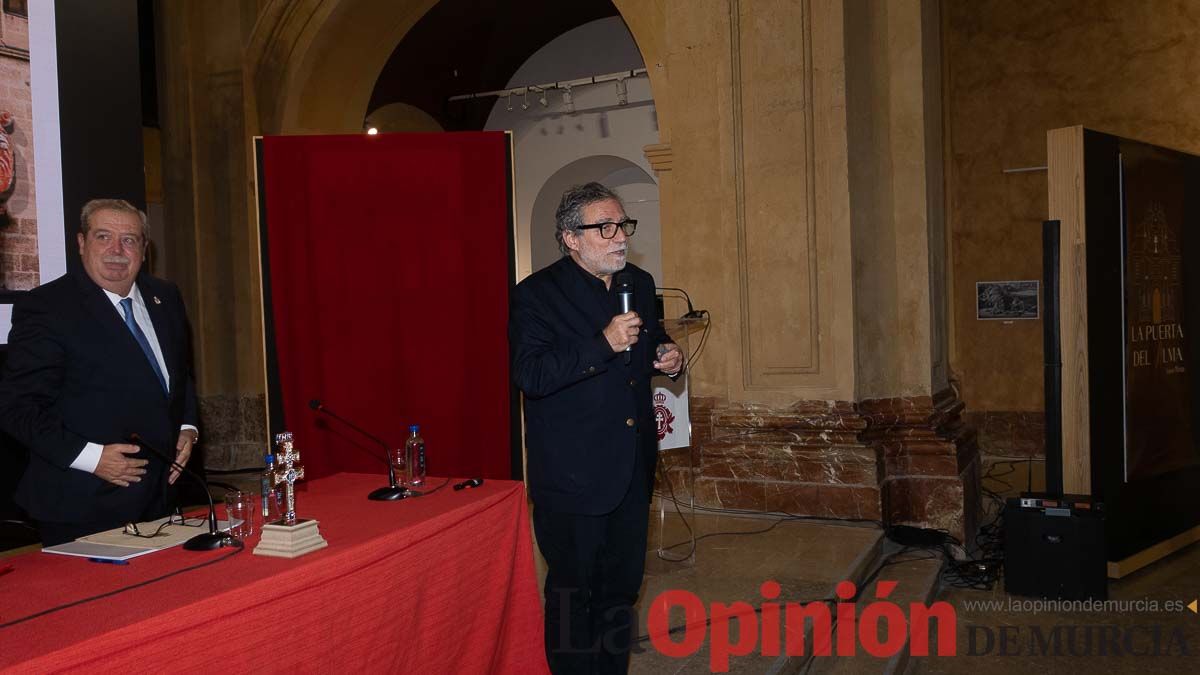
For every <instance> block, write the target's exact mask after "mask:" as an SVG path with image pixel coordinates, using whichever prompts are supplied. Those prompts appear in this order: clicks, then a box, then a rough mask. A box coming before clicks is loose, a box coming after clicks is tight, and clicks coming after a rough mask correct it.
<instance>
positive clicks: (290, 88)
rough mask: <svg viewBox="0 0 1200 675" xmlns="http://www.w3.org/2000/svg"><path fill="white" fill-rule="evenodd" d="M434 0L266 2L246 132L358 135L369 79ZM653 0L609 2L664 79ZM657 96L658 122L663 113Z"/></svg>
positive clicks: (655, 77)
mask: <svg viewBox="0 0 1200 675" xmlns="http://www.w3.org/2000/svg"><path fill="white" fill-rule="evenodd" d="M435 4H437V0H268V2H267V3H265V6H264V7H263V9H262V11H261V12H260V13H259V17H258V21H257V23H256V24H255V26H254V30H253V31H252V33H251V37H250V41H249V44H248V47H247V50H246V61H245V68H246V73H245V76H246V83H247V93H248V96H247V101H246V107H247V111H246V112H247V115H246V116H247V127H248V130H249V131H250V132H251V133H252V134H289V133H356V132H359V131H361V130H362V121H363V118H364V117H365V116H366V113H367V105H368V102H369V100H370V96H371V91H372V90H373V89H374V85H375V80H376V78H377V77H378V75H379V73H380V71H382V69H383V66H384V64H385V63H387V59H388V57H389V56H390V55H391V53H392V51H393V50H394V49H395V47H396V45H397V44H399V43H400V40H402V39H403V38H404V35H405V34H406V33H408V31H409V29H411V28H412V27H413V26H414V25H415V24H416V22H417V21H418V20H419V19H420V18H421V17H422V16H424V15H425V13H426V12H428V11H429V10H430V9H431V8H432V7H433V6H434V5H435ZM657 4H658V3H652V2H647V1H646V0H614V5H615V6H616V7H617V11H618V12H620V14H621V17H622V18H623V19H624V20H625V23H626V25H628V26H629V30H630V33H631V34H632V35H633V39H634V42H636V43H637V45H638V49H639V50H640V51H641V53H642V58H643V60H644V61H645V63H646V67H647V69H648V70H649V76H650V86H651V88H652V90H660V89H661V87H660V86H659V85H660V80H661V79H662V78H663V76H664V75H663V68H662V67H661V65H660V64H661V53H660V49H659V37H660V36H661V27H662V25H663V21H662V12H661V9H659V8H658V7H657ZM664 98H665V97H663V96H659V95H656V96H655V100H656V101H657V102H658V116H659V127H660V130H661V131H662V132H663V135H662V138H663V142H667V136H666V134H665V131H666V129H667V128H668V127H667V120H666V117H667V113H666V111H665V107H666V106H665V105H664Z"/></svg>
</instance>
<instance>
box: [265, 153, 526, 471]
mask: <svg viewBox="0 0 1200 675" xmlns="http://www.w3.org/2000/svg"><path fill="white" fill-rule="evenodd" d="M260 147H261V155H260V157H261V160H260V175H259V186H260V190H262V192H263V195H262V198H261V199H260V208H262V210H263V212H264V213H263V214H262V215H263V218H262V219H261V220H260V227H261V228H264V229H265V237H264V244H265V245H264V256H263V257H264V280H265V281H266V282H267V286H266V287H265V296H266V298H265V299H266V303H267V314H268V324H269V325H268V342H269V344H268V355H269V356H268V358H270V354H271V351H272V349H271V347H272V344H273V347H274V356H275V364H276V365H277V370H276V371H275V372H276V373H277V378H278V380H277V385H278V386H277V389H275V391H277V392H278V399H279V400H271V401H270V402H269V403H270V406H271V407H272V408H275V407H277V406H278V407H279V410H281V411H282V422H283V425H284V426H285V428H286V429H287V430H289V431H291V432H293V434H294V435H295V444H296V449H297V450H298V451H299V452H300V454H301V458H302V459H303V464H304V465H305V466H306V467H307V469H306V470H307V471H308V474H309V477H319V476H323V475H327V474H331V473H335V472H338V471H360V472H372V473H375V472H378V473H380V474H381V476H382V474H383V472H384V471H385V470H386V469H385V468H384V467H383V465H382V464H381V462H380V459H381V457H382V448H380V447H379V445H378V444H375V443H373V442H371V441H370V440H369V439H367V438H364V437H363V436H361V435H359V434H357V433H356V432H354V431H352V430H349V429H347V428H345V427H344V426H342V425H340V424H339V423H338V422H337V421H335V420H331V419H328V418H318V416H317V413H315V412H314V411H312V410H311V409H310V408H309V407H308V403H309V401H310V400H311V399H321V400H322V401H323V402H324V404H325V406H326V407H327V408H329V409H330V410H332V411H335V412H337V413H338V414H340V415H342V416H344V417H346V418H348V419H350V420H352V421H354V423H356V424H358V425H359V426H361V427H363V428H365V429H367V430H369V431H370V432H371V433H374V434H375V435H377V436H380V437H381V438H382V439H383V440H385V441H386V442H387V443H388V444H389V445H392V446H400V447H403V443H404V441H405V439H406V438H407V436H408V426H409V425H410V424H419V425H420V426H421V435H422V436H423V437H424V439H425V443H426V446H427V454H428V470H429V473H430V474H431V475H435V476H483V477H486V478H507V477H509V475H510V457H511V455H510V453H511V437H510V431H511V428H510V420H511V410H512V408H511V405H512V404H511V400H510V393H511V391H512V389H511V386H510V383H509V375H508V341H507V336H506V324H507V320H508V289H509V285H510V269H511V263H510V260H511V253H510V240H511V232H512V228H511V222H510V218H511V213H512V209H511V205H510V197H511V188H510V184H509V169H510V160H509V155H508V148H509V140H508V138H507V136H506V134H504V133H500V132H479V133H442V134H379V135H377V136H367V135H345V136H268V137H265V138H264V139H263V140H262V144H261V146H260ZM272 338H273V343H272ZM268 370H269V371H271V370H272V369H271V368H268ZM278 412H279V411H278V410H272V416H273V418H274V419H278V418H279V415H278ZM273 430H274V431H278V430H279V429H273Z"/></svg>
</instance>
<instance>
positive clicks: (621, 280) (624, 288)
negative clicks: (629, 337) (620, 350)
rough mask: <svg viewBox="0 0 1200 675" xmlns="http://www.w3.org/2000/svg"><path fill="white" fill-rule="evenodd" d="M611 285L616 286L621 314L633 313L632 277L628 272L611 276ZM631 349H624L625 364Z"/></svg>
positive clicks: (630, 346)
mask: <svg viewBox="0 0 1200 675" xmlns="http://www.w3.org/2000/svg"><path fill="white" fill-rule="evenodd" d="M613 283H614V284H616V286H617V298H618V299H620V301H621V313H622V314H626V313H628V312H632V311H633V276H632V275H631V274H629V272H624V271H622V272H617V273H616V275H615V276H613ZM631 349H633V345H629V346H628V347H626V348H625V363H626V364H628V363H629V352H630V350H631Z"/></svg>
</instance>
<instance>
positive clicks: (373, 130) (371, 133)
mask: <svg viewBox="0 0 1200 675" xmlns="http://www.w3.org/2000/svg"><path fill="white" fill-rule="evenodd" d="M378 133H379V130H378V129H376V128H375V127H367V135H368V136H374V135H376V134H378Z"/></svg>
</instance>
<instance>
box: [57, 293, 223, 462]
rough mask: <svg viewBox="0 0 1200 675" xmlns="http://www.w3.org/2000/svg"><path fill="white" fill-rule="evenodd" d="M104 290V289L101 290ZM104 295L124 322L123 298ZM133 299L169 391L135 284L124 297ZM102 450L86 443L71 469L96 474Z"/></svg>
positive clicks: (151, 326) (151, 327)
mask: <svg viewBox="0 0 1200 675" xmlns="http://www.w3.org/2000/svg"><path fill="white" fill-rule="evenodd" d="M101 290H104V289H101ZM104 294H105V295H107V296H108V300H109V302H111V303H112V304H113V309H115V310H116V311H117V316H119V317H121V321H122V322H124V321H125V313H124V311H122V309H121V301H122V300H124V299H125V298H123V297H121V296H119V295H117V294H116V293H113V292H111V291H108V290H104ZM125 297H129V298H133V320H134V321H135V322H137V325H138V328H141V329H142V332H143V333H145V334H146V341H147V342H149V343H150V351H152V352H154V358H155V360H156V361H158V367H159V369H160V370H162V374H163V380H164V381H166V384H167V391H170V390H171V374H170V373H169V372H168V371H167V362H166V361H164V360H163V354H162V348H161V347H159V345H158V335H156V334H155V333H154V322H153V321H151V320H150V312H149V311H148V310H147V309H146V301H145V300H143V299H142V292H141V291H139V290H138V287H137V284H134V285H133V287H132V288H130V289H129V295H128V296H125ZM184 429H191V430H192V431H199V430H198V429H196V427H194V426H192V425H190V424H184V425H183V426H181V427H179V430H180V431H183V430H184ZM103 450H104V446H103V445H101V444H99V443H88V444H87V445H85V446H83V451H81V452H80V453H79V456H78V457H76V458H75V461H74V462H71V468H72V469H78V470H80V471H86V472H88V473H95V472H96V465H97V464H99V463H100V453H101V452H102V451H103Z"/></svg>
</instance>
